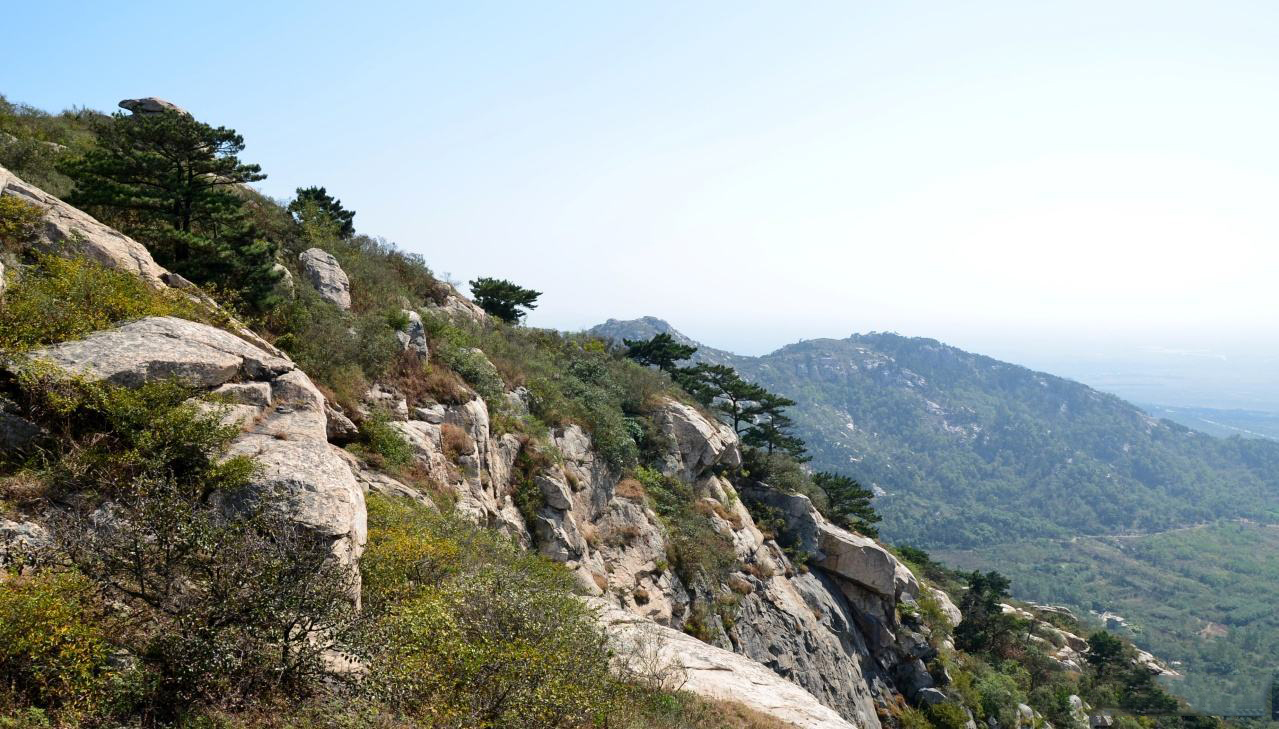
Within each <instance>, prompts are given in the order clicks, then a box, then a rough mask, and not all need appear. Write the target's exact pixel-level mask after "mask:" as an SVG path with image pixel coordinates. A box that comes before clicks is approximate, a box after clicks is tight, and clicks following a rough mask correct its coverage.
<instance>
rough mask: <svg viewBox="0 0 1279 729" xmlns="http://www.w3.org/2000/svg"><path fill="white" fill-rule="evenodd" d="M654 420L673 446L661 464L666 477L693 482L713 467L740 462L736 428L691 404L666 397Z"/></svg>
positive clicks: (733, 464)
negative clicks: (706, 414)
mask: <svg viewBox="0 0 1279 729" xmlns="http://www.w3.org/2000/svg"><path fill="white" fill-rule="evenodd" d="M653 422H654V423H655V424H656V425H657V427H658V429H659V430H661V432H662V435H664V436H666V438H667V439H669V440H670V441H671V444H672V445H673V446H674V447H673V448H672V449H671V450H670V451H669V452H668V454H667V456H666V458H665V460H664V461H663V463H662V472H663V473H664V474H666V475H667V476H674V477H677V478H682V479H684V480H686V481H690V482H692V481H695V480H697V479H698V478H699V477H700V476H702V475H703V473H705V472H706V471H707V470H709V469H710V468H712V467H714V466H725V467H728V468H735V467H737V466H740V465H741V462H742V457H741V452H740V451H739V450H738V444H737V435H736V434H735V433H733V429H732V428H730V427H728V426H727V425H724V424H723V423H721V422H719V421H718V420H715V419H714V418H711V417H707V416H705V415H702V414H701V413H700V412H698V411H697V408H694V407H693V406H691V405H686V404H684V403H682V402H679V401H677V400H671V399H666V400H664V401H663V402H662V404H661V405H660V406H659V407H658V409H657V412H656V413H654V414H653Z"/></svg>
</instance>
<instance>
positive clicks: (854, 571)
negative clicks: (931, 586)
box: [814, 516, 919, 599]
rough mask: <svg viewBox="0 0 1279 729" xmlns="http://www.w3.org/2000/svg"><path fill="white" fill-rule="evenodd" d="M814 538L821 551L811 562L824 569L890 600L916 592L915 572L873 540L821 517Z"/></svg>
mask: <svg viewBox="0 0 1279 729" xmlns="http://www.w3.org/2000/svg"><path fill="white" fill-rule="evenodd" d="M818 518H819V519H820V516H819V517H818ZM817 541H818V545H819V549H820V554H819V556H818V557H817V558H816V559H815V560H814V564H816V565H817V566H818V567H821V568H822V569H824V570H826V571H827V572H831V573H833V574H836V575H838V576H840V577H843V578H844V579H847V580H851V581H853V582H856V583H857V584H859V585H861V586H862V587H865V588H867V589H868V590H871V591H872V592H875V593H876V594H879V595H882V596H884V597H886V598H889V599H896V598H897V597H898V596H899V595H902V594H915V595H917V594H918V593H919V582H918V580H916V579H915V575H914V574H912V573H911V571H910V570H909V569H907V568H906V566H905V565H903V564H902V563H901V562H899V561H898V560H897V558H896V557H894V556H893V555H892V554H891V553H889V551H888V550H887V549H884V548H883V547H881V546H879V544H877V543H876V542H875V540H873V539H870V538H868V537H864V536H862V535H860V534H854V533H853V532H849V531H845V530H843V529H840V528H839V527H837V526H835V525H834V524H831V523H829V522H827V521H825V520H824V519H822V520H821V521H820V522H819V523H818V536H817Z"/></svg>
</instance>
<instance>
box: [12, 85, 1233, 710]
mask: <svg viewBox="0 0 1279 729" xmlns="http://www.w3.org/2000/svg"><path fill="white" fill-rule="evenodd" d="M146 101H148V102H150V103H149V104H142V103H138V102H130V103H131V104H132V106H130V107H127V108H133V109H135V113H134V114H131V115H125V114H116V115H112V116H106V115H102V114H95V113H91V112H75V113H66V114H62V115H48V114H43V113H41V112H39V111H37V110H32V109H28V108H24V107H20V106H14V105H10V104H7V103H6V104H4V105H3V106H0V131H4V132H5V133H6V134H8V135H10V137H12V139H10V138H5V139H2V140H0V163H2V164H3V168H0V183H2V184H0V202H3V203H4V205H3V207H0V243H2V244H3V250H2V252H0V261H2V262H3V264H4V269H3V273H2V275H3V276H4V279H3V283H4V286H3V289H2V290H0V346H2V347H3V352H2V353H0V354H2V355H3V356H2V357H0V426H3V427H2V428H0V436H3V440H2V441H0V442H2V444H3V448H2V449H0V728H2V729H35V728H37V727H50V726H57V727H85V728H86V729H89V728H92V727H112V726H143V727H153V726H184V727H190V726H198V727H259V726H279V727H284V726H290V727H292V726H299V727H334V728H335V729H337V728H338V727H341V728H343V729H358V728H360V727H369V728H370V729H373V728H375V727H393V726H394V727H398V726H423V727H440V728H449V729H464V728H465V729H469V728H471V727H482V728H489V729H497V728H499V727H513V728H517V729H518V728H527V729H549V728H551V727H565V728H570V729H582V728H585V727H599V728H602V729H631V728H635V729H638V728H639V727H654V728H656V729H663V728H665V729H685V728H687V729H692V728H693V727H722V728H724V729H752V728H754V729H785V727H787V726H793V725H800V724H802V725H804V726H807V727H839V728H840V729H846V728H847V727H850V726H854V723H853V722H854V721H855V722H856V725H859V726H862V727H868V728H870V729H873V728H874V727H888V728H889V729H963V728H965V727H967V728H968V729H971V727H973V726H975V725H976V722H978V721H981V722H983V723H985V725H986V726H988V727H991V729H998V728H1000V727H1006V728H1007V729H1040V728H1041V727H1046V726H1047V724H1046V722H1052V724H1054V725H1056V726H1060V727H1062V728H1063V729H1086V728H1087V726H1088V721H1089V717H1088V712H1089V711H1090V710H1091V709H1092V708H1094V707H1095V708H1097V709H1098V710H1100V709H1106V710H1108V711H1110V712H1111V713H1112V719H1113V722H1114V724H1115V725H1116V726H1118V727H1121V728H1122V729H1154V728H1155V727H1158V728H1160V729H1179V728H1181V727H1210V726H1215V725H1216V724H1217V722H1215V721H1214V720H1211V719H1208V718H1205V717H1199V716H1193V715H1191V716H1182V715H1181V713H1182V709H1183V708H1184V707H1182V706H1181V705H1180V704H1179V703H1178V702H1177V701H1176V700H1175V699H1174V698H1172V697H1171V696H1169V695H1168V694H1166V693H1165V692H1164V691H1162V689H1160V687H1159V686H1158V685H1157V683H1156V682H1155V680H1154V673H1153V672H1152V671H1151V670H1150V668H1149V666H1148V665H1147V664H1145V663H1143V662H1142V661H1141V660H1139V657H1138V655H1137V654H1136V653H1135V651H1134V649H1133V648H1132V646H1131V645H1128V644H1126V643H1124V642H1123V641H1120V640H1118V639H1116V638H1114V637H1113V636H1111V635H1110V634H1108V633H1105V632H1097V633H1095V634H1093V635H1091V636H1089V637H1088V638H1087V639H1084V638H1083V637H1081V636H1080V635H1077V634H1076V633H1078V632H1080V631H1082V630H1083V627H1082V626H1081V625H1079V624H1077V623H1076V622H1075V621H1073V620H1070V619H1068V618H1066V617H1062V616H1060V615H1058V616H1056V617H1053V616H1052V615H1050V614H1047V613H1042V614H1041V613H1036V612H1032V611H1026V610H1022V609H1019V608H1012V607H1011V606H1007V607H1005V605H1004V601H1006V600H1008V599H1009V597H1008V586H1009V585H1008V582H1007V580H1006V579H1004V578H1003V577H1001V576H1000V575H998V574H997V573H984V574H983V573H976V572H974V573H968V574H962V573H956V572H953V571H951V570H948V569H946V568H944V567H942V566H941V565H939V564H936V563H935V562H934V561H933V560H932V559H931V558H929V557H928V555H927V553H925V552H923V551H922V550H919V549H903V550H901V558H900V560H899V558H898V557H897V556H894V554H892V553H891V552H890V551H888V549H886V548H885V547H884V546H883V545H881V544H879V543H877V542H875V541H874V540H873V539H871V538H869V537H868V536H866V535H867V534H873V531H874V528H875V527H874V524H875V522H876V520H877V519H878V516H877V515H876V514H875V512H874V510H873V509H872V508H870V506H869V503H868V501H869V496H870V493H869V491H867V490H866V489H864V488H862V487H861V485H860V484H858V483H857V481H855V480H854V479H852V478H849V477H848V476H847V475H846V474H845V473H844V471H846V470H847V469H832V471H830V472H817V473H812V472H811V471H810V470H808V469H806V468H804V467H803V466H802V463H803V461H804V460H805V459H806V457H807V454H806V446H805V443H804V442H803V440H802V439H800V438H797V437H795V436H794V435H793V433H792V432H791V429H792V427H793V425H792V423H791V420H790V417H789V415H788V413H789V412H790V410H791V405H793V403H792V402H791V401H790V400H788V399H787V398H785V397H782V396H780V395H778V394H777V393H776V392H770V391H769V390H768V389H765V388H763V387H761V386H759V385H756V384H752V383H749V382H747V381H745V380H743V379H742V378H741V377H740V376H739V375H738V373H737V371H736V370H734V369H733V368H732V367H729V366H723V365H721V366H717V367H693V368H689V369H685V368H677V367H673V366H672V363H671V358H670V357H663V356H661V355H662V351H663V350H665V351H667V353H669V350H667V347H668V345H669V342H665V341H659V342H656V343H655V342H653V341H651V340H650V341H647V342H635V343H632V344H631V345H630V347H629V348H628V349H627V350H626V351H625V352H623V351H620V350H618V349H611V348H609V347H608V346H607V345H606V343H605V342H604V341H602V340H601V339H599V338H596V337H592V336H589V335H567V334H561V333H557V332H551V331H542V330H534V329H529V328H526V327H523V326H520V320H521V318H522V313H523V312H524V311H526V310H527V309H529V308H532V307H533V306H535V305H536V300H537V298H538V296H540V294H539V292H536V291H533V290H531V289H527V288H524V287H522V286H519V285H518V284H514V283H513V282H508V281H500V280H494V279H488V278H480V279H477V280H476V287H477V288H479V289H481V290H482V291H484V295H483V296H482V297H477V298H478V302H479V303H480V304H482V305H483V308H480V307H478V306H476V304H475V303H472V302H470V301H467V300H465V299H463V298H462V297H461V296H460V295H459V294H458V293H457V292H456V291H455V290H454V289H453V288H452V286H450V285H448V284H447V283H445V282H442V281H439V280H438V279H436V278H435V276H434V275H433V274H432V273H431V271H430V269H429V268H428V267H427V265H426V262H425V261H424V260H423V259H422V258H421V257H419V256H416V255H412V254H408V253H405V252H404V251H402V250H400V249H398V248H397V247H396V246H394V245H393V244H391V243H388V242H386V241H384V240H381V239H377V238H374V237H370V236H367V235H363V234H361V233H358V232H357V231H356V228H355V225H354V219H355V213H354V211H351V210H348V209H346V208H344V207H343V206H342V204H341V202H340V200H338V199H336V198H335V197H333V196H332V195H330V194H329V193H328V191H327V190H326V189H325V188H322V187H310V188H303V189H300V190H299V191H298V194H297V196H296V197H295V198H294V199H293V200H291V201H288V202H284V201H273V200H270V199H267V198H265V197H263V196H262V195H260V194H259V193H257V192H255V191H254V190H253V189H252V188H250V187H247V186H246V185H247V183H250V182H254V181H257V180H260V179H262V173H261V170H260V169H259V168H258V167H257V166H256V165H253V164H251V163H249V162H246V161H243V160H241V159H240V158H239V155H240V154H241V153H242V152H243V150H244V149H245V145H244V140H243V139H241V138H240V137H239V135H238V134H236V133H235V131H234V130H232V129H229V128H225V127H213V126H211V125H208V124H204V123H202V122H199V121H197V120H196V119H194V118H193V117H191V116H190V115H187V114H186V113H185V112H182V111H181V110H179V109H176V108H173V107H172V105H168V104H167V103H160V102H158V101H157V100H146ZM150 107H158V108H150ZM148 109H149V110H148ZM8 165H13V167H12V170H13V171H14V172H17V173H18V174H19V175H22V176H26V177H28V178H29V179H31V180H36V179H38V180H41V181H43V182H44V184H47V185H49V186H50V188H51V189H56V190H58V191H59V194H60V195H65V196H66V197H67V198H69V199H71V200H76V201H77V202H78V204H80V205H82V206H84V208H86V209H87V210H89V211H90V212H92V213H93V215H94V216H95V217H96V218H97V219H96V220H95V219H91V218H89V217H88V216H86V215H84V214H83V213H82V212H81V211H79V210H76V209H74V208H72V207H71V206H69V205H67V204H66V203H64V202H63V201H61V200H58V199H56V198H52V197H50V196H48V195H47V194H45V193H43V192H41V191H38V190H33V189H32V188H31V187H30V186H29V184H28V182H24V181H19V180H17V179H16V178H14V177H13V176H12V175H11V174H10V173H9V169H10V168H9V167H8ZM33 201H34V202H33ZM69 221H70V222H69ZM99 221H101V222H99ZM103 223H105V224H106V225H103ZM107 225H109V226H111V227H110V228H108V227H106V226H107ZM117 231H127V232H128V233H130V234H131V235H132V236H134V237H135V238H136V242H135V240H134V239H131V238H127V237H125V236H122V235H120V233H118V232H117ZM283 355H288V356H287V357H286V356H283ZM644 363H651V364H653V365H654V366H652V367H649V366H645V364H644ZM739 436H740V438H739ZM739 489H740V495H739ZM783 507H785V508H783ZM850 530H856V531H860V532H862V534H859V533H855V531H850ZM901 560H905V561H904V562H903V561H901ZM911 563H913V571H912V569H909V568H908V564H911ZM934 585H936V587H934ZM588 596H589V598H588ZM953 602H958V603H959V604H960V606H961V608H962V610H963V613H964V614H963V619H962V620H960V616H959V613H958V611H957V610H956V608H955V606H954V604H953ZM601 604H602V605H603V606H604V607H607V608H608V609H610V610H612V611H614V612H615V613H621V614H622V615H623V618H622V619H621V620H620V622H619V621H615V622H613V623H609V624H607V625H606V624H605V623H604V622H602V620H601V615H602V611H603V609H604V608H603V607H600V605H601ZM957 622H958V624H956V623H957ZM636 625H638V626H640V628H641V629H640V631H639V634H640V635H641V638H642V639H641V640H639V641H638V642H630V643H626V642H615V640H614V638H615V635H614V632H624V631H627V630H630V628H631V626H636ZM680 631H682V632H680ZM1072 631H1073V632H1072ZM672 635H673V636H675V637H677V638H678V639H679V641H678V642H677V641H675V640H674V638H672ZM672 645H675V646H676V648H675V649H674V650H675V651H683V653H676V654H675V655H674V656H672V655H670V654H671V652H672V651H671V649H670V646H672ZM663 651H665V653H663ZM726 675H727V676H728V679H727V680H726V679H725V676H726ZM742 675H745V676H748V677H749V678H739V676H742ZM695 678H696V679H697V680H699V681H700V683H696V684H695V681H694V679H695ZM708 687H709V688H708ZM686 688H687V689H689V690H685V689H686ZM694 688H697V689H700V691H701V694H700V695H698V694H695V693H693V689H694ZM725 696H730V697H732V698H733V699H734V700H733V701H729V700H727V699H725V698H724V697H725ZM752 702H753V703H752ZM752 706H753V707H755V708H749V707H752ZM782 716H784V717H790V718H792V719H794V721H793V722H792V721H790V720H789V719H782V718H779V717H782Z"/></svg>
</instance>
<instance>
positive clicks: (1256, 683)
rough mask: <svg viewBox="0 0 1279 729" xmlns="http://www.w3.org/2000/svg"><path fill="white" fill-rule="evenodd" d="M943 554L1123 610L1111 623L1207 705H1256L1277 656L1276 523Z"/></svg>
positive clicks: (1235, 709)
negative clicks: (1169, 666)
mask: <svg viewBox="0 0 1279 729" xmlns="http://www.w3.org/2000/svg"><path fill="white" fill-rule="evenodd" d="M941 557H942V558H944V559H946V560H947V561H948V562H952V563H955V564H960V565H962V566H964V567H965V568H977V567H980V568H983V569H984V568H986V567H988V566H998V568H999V569H1000V571H1001V572H1002V571H1005V570H1007V571H1008V574H1009V575H1010V576H1011V577H1012V579H1013V581H1014V584H1015V585H1016V588H1017V590H1016V591H1017V594H1018V596H1019V597H1024V598H1026V599H1029V600H1035V601H1036V602H1041V603H1051V604H1060V605H1068V606H1070V607H1072V608H1073V609H1074V610H1075V612H1076V613H1077V614H1081V615H1086V614H1087V613H1088V611H1089V610H1094V611H1097V612H1111V613H1117V614H1119V615H1122V616H1124V617H1125V618H1126V619H1127V622H1126V623H1125V624H1123V625H1120V624H1118V623H1111V624H1110V625H1109V626H1107V627H1108V628H1109V629H1111V630H1113V631H1116V632H1118V633H1119V634H1121V635H1123V636H1124V637H1127V638H1130V639H1132V640H1133V641H1135V642H1137V643H1138V644H1140V645H1141V647H1142V648H1144V649H1146V650H1148V651H1150V652H1152V653H1154V654H1155V655H1156V656H1159V657H1160V658H1161V659H1163V660H1166V661H1176V662H1177V663H1178V665H1177V666H1176V668H1177V670H1178V671H1179V672H1180V673H1182V674H1183V676H1182V677H1181V678H1179V679H1177V680H1176V681H1175V683H1173V684H1170V685H1171V687H1172V689H1173V690H1174V691H1175V692H1176V693H1177V694H1179V695H1181V696H1184V697H1186V698H1187V699H1188V700H1189V701H1190V702H1191V704H1192V705H1193V706H1195V707H1197V708H1200V709H1202V710H1204V711H1209V712H1212V713H1223V714H1228V713H1240V712H1244V711H1249V710H1254V709H1255V708H1256V707H1257V705H1258V701H1259V699H1258V697H1259V696H1262V695H1264V693H1265V690H1266V681H1267V676H1268V675H1269V673H1268V672H1269V667H1270V665H1271V664H1272V663H1273V657H1274V656H1275V655H1279V613H1276V611H1275V610H1274V609H1273V606H1274V605H1275V604H1277V603H1279V530H1275V529H1274V528H1271V527H1266V526H1263V525H1259V524H1247V523H1231V522H1220V523H1215V524H1208V525H1204V526H1202V527H1199V528H1192V529H1178V530H1173V531H1169V532H1166V533H1162V534H1150V535H1145V536H1141V537H1130V538H1120V537H1093V538H1090V539H1079V540H1073V541H1054V540H1036V541H1031V542H1018V543H1016V544H1013V545H1008V546H1002V547H998V548H990V549H984V550H980V551H976V552H971V553H968V552H965V553H957V552H947V553H943V554H942V555H941ZM1081 634H1083V635H1086V634H1087V631H1085V632H1084V633H1081Z"/></svg>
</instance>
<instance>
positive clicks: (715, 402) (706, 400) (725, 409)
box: [675, 364, 768, 435]
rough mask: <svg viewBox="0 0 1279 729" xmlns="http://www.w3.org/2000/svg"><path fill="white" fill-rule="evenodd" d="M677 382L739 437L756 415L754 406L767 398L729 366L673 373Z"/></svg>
mask: <svg viewBox="0 0 1279 729" xmlns="http://www.w3.org/2000/svg"><path fill="white" fill-rule="evenodd" d="M675 379H676V382H678V383H679V384H680V386H682V387H683V388H684V389H685V390H687V391H688V392H689V394H690V395H692V396H693V397H696V398H697V399H698V400H700V401H701V402H702V403H703V404H704V405H706V406H707V407H709V408H711V409H712V410H715V411H716V412H718V413H720V414H722V415H723V416H724V417H725V418H727V420H728V422H729V424H731V425H732V426H733V432H735V433H737V434H739V435H740V434H741V433H742V431H744V430H745V429H746V428H747V427H748V426H750V424H751V423H752V422H754V418H755V415H756V414H757V413H758V411H757V409H756V404H757V403H758V402H759V400H760V399H762V398H763V397H765V396H766V395H768V391H767V390H765V389H764V388H762V387H760V386H759V385H756V384H753V383H750V382H747V381H746V380H743V379H742V377H741V375H739V374H737V370H735V369H733V368H732V367H729V366H728V365H709V364H699V365H696V366H694V367H684V368H681V369H679V370H677V371H676V378H675Z"/></svg>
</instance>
